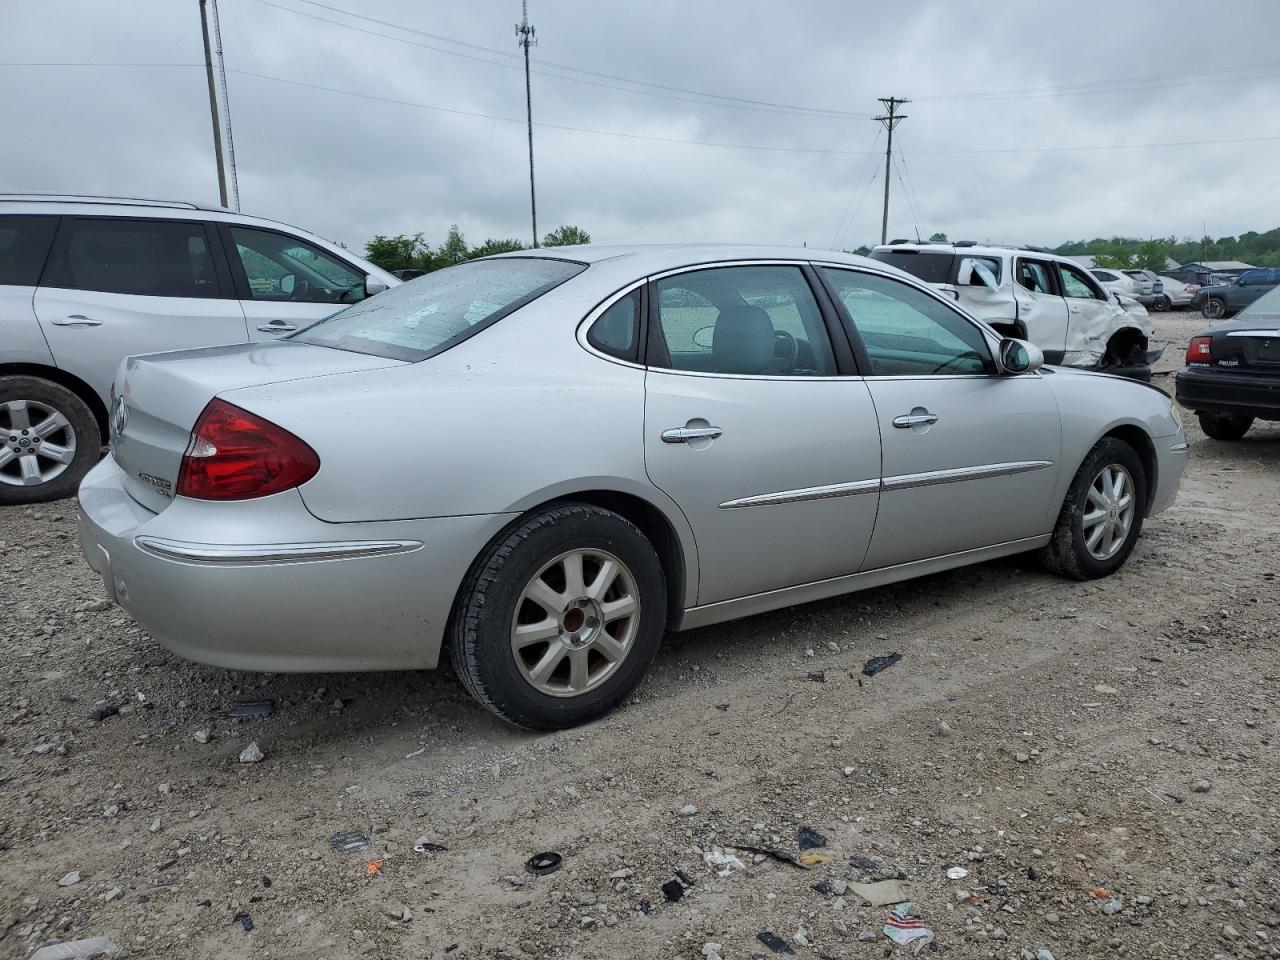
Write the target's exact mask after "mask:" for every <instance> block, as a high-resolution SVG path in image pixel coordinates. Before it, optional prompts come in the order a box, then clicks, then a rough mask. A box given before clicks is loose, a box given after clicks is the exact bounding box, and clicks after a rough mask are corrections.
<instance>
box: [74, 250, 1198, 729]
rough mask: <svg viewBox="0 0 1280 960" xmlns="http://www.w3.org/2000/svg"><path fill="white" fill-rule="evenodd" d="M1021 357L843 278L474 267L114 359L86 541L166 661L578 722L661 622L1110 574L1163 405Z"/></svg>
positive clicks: (1153, 463)
mask: <svg viewBox="0 0 1280 960" xmlns="http://www.w3.org/2000/svg"><path fill="white" fill-rule="evenodd" d="M1041 364H1042V358H1041V357H1040V354H1039V351H1038V350H1037V349H1036V348H1035V347H1034V346H1032V345H1030V344H1027V343H1023V342H1021V341H1017V340H1001V339H1000V337H999V336H998V335H997V334H996V333H994V332H993V331H992V330H991V329H990V328H989V327H987V326H985V325H984V324H982V323H980V322H978V321H976V320H974V319H973V318H971V317H970V316H968V315H967V314H965V313H964V312H963V311H962V310H960V309H959V308H958V307H957V306H956V304H955V303H954V302H952V301H951V300H948V299H947V298H945V297H943V296H940V295H938V294H937V293H935V292H933V291H932V290H930V289H929V288H928V287H927V286H924V285H922V284H920V283H919V282H918V281H916V280H915V279H913V278H912V277H910V276H908V275H907V274H905V273H902V272H900V271H898V270H895V269H894V268H892V267H888V266H885V265H884V264H880V263H876V262H874V261H870V260H865V259H862V258H859V257H852V256H846V255H843V254H837V253H829V254H818V253H815V252H814V251H812V250H794V249H769V248H758V247H740V248H735V247H714V246H626V247H623V246H619V247H605V246H589V247H571V248H560V249H557V250H552V251H533V252H525V253H520V254H515V255H509V256H501V257H495V258H490V259H485V260H477V261H472V262H470V263H465V264H462V265H460V266H457V267H453V268H450V269H447V270H442V271H439V272H436V273H431V274H428V275H427V276H425V277H422V278H420V279H418V280H414V281H413V282H411V283H408V284H406V285H404V286H402V287H398V288H396V289H394V290H391V291H389V292H387V293H385V294H383V295H382V296H379V297H375V298H373V299H370V300H367V301H364V302H362V303H360V304H357V305H355V306H352V307H350V308H349V309H347V310H345V311H343V312H341V313H339V314H337V315H335V316H333V317H330V318H329V319H327V320H323V321H321V322H320V323H317V324H315V325H314V326H312V327H310V328H308V329H306V330H304V331H301V332H299V333H298V334H296V335H294V336H292V337H291V338H289V339H287V340H284V341H280V342H274V343H260V344H250V345H243V346H230V347H215V348H210V349H204V350H193V351H184V352H177V353H167V354H156V355H152V356H147V357H134V358H131V359H129V360H127V361H126V362H125V363H124V365H122V367H121V369H120V372H119V374H118V377H117V380H116V386H115V397H114V403H113V409H112V412H111V454H110V456H108V457H107V458H106V459H105V460H104V461H103V462H102V463H101V464H99V466H98V467H96V468H95V469H94V470H93V472H92V473H91V474H90V475H89V476H88V478H87V479H86V480H85V482H84V484H83V486H82V487H81V489H80V506H81V518H80V535H81V540H82V543H83V548H84V553H85V556H86V557H87V558H88V561H89V563H90V564H91V565H92V566H93V567H94V569H95V570H97V571H98V572H99V573H100V574H101V575H102V577H103V580H104V581H105V583H106V587H107V591H108V593H109V594H110V596H111V597H112V598H114V599H115V600H116V601H117V602H118V603H119V604H120V605H121V606H123V607H125V608H126V609H127V610H129V611H130V612H131V613H132V614H133V615H134V616H135V617H136V618H137V620H138V621H140V622H141V623H142V624H143V625H144V626H145V627H146V628H147V629H148V630H150V631H151V633H152V634H153V635H154V636H155V637H156V638H157V639H158V640H160V641H161V642H162V643H164V644H165V645H166V646H168V647H170V648H171V649H172V650H174V651H175V652H177V653H179V654H181V655H183V656H185V657H189V658H191V659H193V660H199V661H202V662H205V663H210V664H215V665H219V666H223V667H230V668H236V669H250V670H269V671H330V670H384V669H419V668H431V667H435V666H436V665H437V664H438V662H439V660H440V659H441V657H442V656H447V657H448V658H449V659H450V660H451V661H452V663H453V666H454V669H455V670H456V671H457V673H458V675H459V677H461V679H462V682H463V683H464V685H465V686H466V688H467V689H468V690H469V691H470V692H471V693H472V694H473V695H474V696H475V697H476V699H477V700H479V701H480V702H481V703H482V704H484V705H485V706H486V707H488V708H489V709H490V710H492V711H494V712H495V713H497V714H498V715H500V716H502V717H505V718H506V719H508V720H510V721H512V722H514V723H517V724H521V725H524V726H528V727H535V728H544V729H546V728H558V727H566V726H570V725H573V724H577V723H581V722H583V721H585V720H588V719H590V718H592V717H595V716H597V715H599V714H600V713H602V712H603V711H605V710H608V709H609V708H611V707H612V706H614V705H615V704H617V703H618V702H619V701H620V700H622V699H623V698H624V697H626V696H627V694H628V693H629V692H630V691H631V690H632V689H633V688H634V687H635V686H636V685H637V684H638V683H639V682H640V680H641V678H642V676H643V675H644V673H645V671H646V669H647V668H648V666H649V664H650V663H651V662H652V660H653V657H654V655H655V653H656V651H657V649H658V645H659V642H660V640H661V638H662V636H663V634H664V633H666V632H667V631H676V630H686V629H689V628H692V627H700V626H703V625H706V624H711V623H716V622H719V621H724V620H730V619H733V618H735V617H742V616H747V615H750V614H755V613H760V612H762V611H766V610H772V609H775V608H778V607H784V606H787V605H790V604H797V603H804V602H807V601H812V600H818V599H821V598H824V597H831V596H834V595H837V594H842V593H846V592H849V591H853V590H860V589H865V588H867V587H875V586H879V585H882V584H886V583H891V582H894V581H898V580H904V579H907V578H909V577H916V576H920V575H923V574H929V573H934V572H937V571H939V570H945V569H948V568H951V567H957V566H960V565H962V564H968V563H975V562H979V561H983V560H989V559H992V558H994V557H1001V556H1005V555H1008V554H1015V553H1022V552H1024V551H1038V552H1039V555H1040V557H1041V558H1042V559H1043V561H1044V562H1045V563H1046V564H1047V565H1048V566H1049V567H1050V568H1051V569H1053V570H1055V571H1058V572H1059V573H1061V574H1064V575H1066V576H1070V577H1075V578H1080V579H1085V578H1094V577H1103V576H1107V575H1108V574H1111V573H1113V572H1115V571H1116V570H1117V569H1118V568H1119V567H1120V566H1121V565H1122V564H1123V563H1124V561H1125V559H1126V558H1127V557H1128V556H1129V553H1130V551H1131V550H1132V549H1133V546H1134V542H1135V540H1136V539H1137V537H1138V535H1139V531H1140V530H1141V528H1142V523H1143V519H1144V518H1145V517H1148V516H1150V515H1151V514H1153V513H1155V512H1158V511H1160V510H1163V509H1165V508H1166V507H1168V506H1169V505H1170V504H1171V503H1172V502H1173V499H1174V496H1175V494H1176V491H1177V487H1178V481H1179V477H1180V475H1181V473H1182V469H1183V466H1184V464H1185V462H1186V457H1187V452H1186V451H1187V441H1186V437H1185V435H1184V434H1183V431H1182V425H1181V422H1180V420H1179V417H1178V413H1177V410H1176V408H1175V407H1174V406H1173V404H1172V403H1171V402H1170V400H1169V398H1168V397H1166V396H1165V395H1164V394H1163V393H1161V392H1160V391H1158V390H1155V389H1153V388H1151V387H1149V386H1146V385H1144V384H1141V383H1136V382H1133V381H1131V380H1122V379H1118V378H1115V377H1110V376H1106V375H1102V374H1095V373H1086V372H1082V371H1076V370H1067V369H1060V368H1053V367H1042V366H1041Z"/></svg>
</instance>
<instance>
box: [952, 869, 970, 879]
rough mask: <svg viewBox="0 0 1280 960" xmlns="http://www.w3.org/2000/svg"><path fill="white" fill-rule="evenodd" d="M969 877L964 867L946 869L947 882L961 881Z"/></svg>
mask: <svg viewBox="0 0 1280 960" xmlns="http://www.w3.org/2000/svg"><path fill="white" fill-rule="evenodd" d="M968 875H969V871H968V870H966V869H965V868H964V867H947V879H948V880H963V879H964V878H965V877H967V876H968Z"/></svg>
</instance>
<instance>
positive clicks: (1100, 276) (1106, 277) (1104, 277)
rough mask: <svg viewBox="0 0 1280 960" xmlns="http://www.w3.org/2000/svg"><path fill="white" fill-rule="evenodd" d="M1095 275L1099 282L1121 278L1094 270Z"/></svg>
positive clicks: (1103, 271)
mask: <svg viewBox="0 0 1280 960" xmlns="http://www.w3.org/2000/svg"><path fill="white" fill-rule="evenodd" d="M1093 275H1094V276H1095V277H1097V278H1098V279H1099V280H1104V281H1110V280H1119V279H1120V278H1119V277H1117V276H1116V275H1115V274H1114V273H1107V271H1105V270H1094V271H1093Z"/></svg>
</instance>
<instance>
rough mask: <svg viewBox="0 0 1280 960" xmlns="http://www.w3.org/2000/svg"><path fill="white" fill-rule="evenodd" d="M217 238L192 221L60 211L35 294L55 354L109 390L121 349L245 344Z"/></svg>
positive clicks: (124, 354)
mask: <svg viewBox="0 0 1280 960" xmlns="http://www.w3.org/2000/svg"><path fill="white" fill-rule="evenodd" d="M214 244H215V241H214V238H213V236H212V234H211V232H210V230H209V227H208V225H207V224H205V223H202V222H200V221H197V220H169V219H156V220H149V219H143V218H132V217H121V218H111V217H64V218H63V220H62V224H61V226H60V227H59V228H58V233H57V235H56V236H55V238H54V242H53V249H52V251H51V252H50V254H49V262H48V264H47V265H46V267H45V270H44V274H43V275H42V277H41V279H40V286H39V289H37V290H36V294H35V298H34V301H33V304H34V306H35V312H36V317H37V318H38V319H39V322H40V329H41V331H42V332H43V333H44V336H45V339H46V340H47V341H48V343H49V349H50V351H51V352H52V353H53V358H54V362H55V363H56V364H57V365H58V366H59V367H61V368H63V369H64V370H66V371H68V372H69V373H72V374H74V375H75V376H77V377H79V378H80V379H82V380H84V381H85V382H87V383H88V384H89V385H90V386H91V387H93V388H94V390H96V391H97V392H98V394H99V395H100V396H103V397H107V396H109V394H110V390H111V381H112V378H113V377H114V376H115V372H116V367H117V366H118V365H119V364H120V361H121V360H122V359H124V358H125V357H127V356H132V355H134V354H140V353H158V352H160V351H164V350H182V349H186V348H190V347H209V346H215V345H218V344H226V343H243V342H244V341H245V338H246V331H245V321H244V314H243V313H242V312H241V311H240V305H239V304H238V303H237V302H236V300H235V299H234V298H233V297H231V296H229V294H230V283H229V278H228V277H227V276H226V267H225V264H223V263H222V262H221V261H220V259H219V255H218V251H217V250H216V248H215V246H214Z"/></svg>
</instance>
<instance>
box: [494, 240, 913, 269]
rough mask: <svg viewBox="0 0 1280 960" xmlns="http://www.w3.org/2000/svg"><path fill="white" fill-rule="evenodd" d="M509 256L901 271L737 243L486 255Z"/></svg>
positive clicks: (665, 265)
mask: <svg viewBox="0 0 1280 960" xmlns="http://www.w3.org/2000/svg"><path fill="white" fill-rule="evenodd" d="M513 257H515V258H518V257H547V258H551V259H557V260H576V261H578V262H580V263H603V262H605V261H617V262H618V263H619V265H623V264H625V265H626V267H627V268H629V269H635V270H637V271H640V272H654V271H661V270H674V269H678V268H680V267H686V266H696V265H697V264H700V263H722V262H725V261H731V260H793V261H795V262H797V263H805V262H808V261H815V262H823V263H842V264H848V265H849V266H860V267H871V268H872V269H875V270H885V269H886V268H888V269H890V270H893V272H895V273H899V272H901V271H898V270H897V269H896V268H894V267H892V266H890V265H889V264H884V263H880V262H878V261H876V260H871V259H869V258H867V257H860V256H858V255H856V254H852V253H845V252H843V251H840V250H819V249H816V248H814V247H788V246H779V245H768V244H740V243H619V244H605V243H589V244H581V245H578V246H571V247H539V248H537V249H534V250H516V251H513V252H511V253H500V254H497V255H496V256H493V257H488V258H486V259H490V260H501V259H509V258H513Z"/></svg>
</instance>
